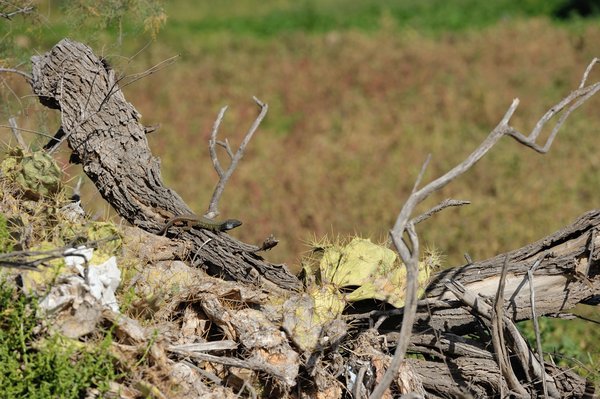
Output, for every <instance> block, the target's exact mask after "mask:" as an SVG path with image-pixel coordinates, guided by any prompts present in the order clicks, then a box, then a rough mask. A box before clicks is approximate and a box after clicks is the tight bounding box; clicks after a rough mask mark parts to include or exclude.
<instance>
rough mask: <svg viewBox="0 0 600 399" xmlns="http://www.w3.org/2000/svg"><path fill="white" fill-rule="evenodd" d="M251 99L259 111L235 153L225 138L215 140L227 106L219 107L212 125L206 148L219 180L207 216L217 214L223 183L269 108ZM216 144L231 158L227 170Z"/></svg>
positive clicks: (226, 180) (225, 182)
mask: <svg viewBox="0 0 600 399" xmlns="http://www.w3.org/2000/svg"><path fill="white" fill-rule="evenodd" d="M253 99H254V101H255V102H256V104H258V106H259V107H260V113H259V114H258V116H257V117H256V119H255V120H254V123H253V124H252V126H250V129H249V130H248V132H247V133H246V135H245V136H244V139H243V140H242V143H241V144H240V146H239V148H238V150H237V151H236V152H235V154H233V152H232V151H231V148H230V147H229V142H228V141H227V140H225V142H224V143H223V142H219V141H217V132H218V130H219V126H220V125H221V122H222V120H223V115H224V114H225V111H226V110H227V107H223V108H221V111H220V112H219V115H218V116H217V119H216V121H215V124H214V125H213V130H212V132H211V135H210V140H209V142H208V148H209V152H210V157H211V159H212V162H213V166H214V167H215V170H216V171H217V174H218V175H219V182H218V183H217V187H215V191H214V192H213V195H212V198H211V200H210V204H209V205H208V210H207V211H206V214H205V216H206V217H208V218H213V217H215V216H217V215H218V214H219V209H218V204H219V200H220V199H221V196H222V195H223V191H224V190H225V185H226V184H227V182H228V181H229V178H230V177H231V175H232V174H233V171H234V170H235V168H236V167H237V165H238V163H239V161H240V159H242V157H243V156H244V151H245V150H246V146H247V145H248V143H249V142H250V140H251V139H252V136H253V135H254V133H255V132H256V129H258V126H260V123H261V122H262V120H263V119H264V117H265V116H266V115H267V111H268V110H269V106H268V105H267V104H265V103H263V102H262V101H260V100H259V99H258V98H256V97H253ZM216 144H219V145H220V146H222V147H224V148H225V150H226V151H227V154H228V155H229V157H230V158H231V163H230V164H229V167H228V168H227V170H223V168H222V166H221V163H220V162H219V159H218V157H217V152H216V148H215V145H216Z"/></svg>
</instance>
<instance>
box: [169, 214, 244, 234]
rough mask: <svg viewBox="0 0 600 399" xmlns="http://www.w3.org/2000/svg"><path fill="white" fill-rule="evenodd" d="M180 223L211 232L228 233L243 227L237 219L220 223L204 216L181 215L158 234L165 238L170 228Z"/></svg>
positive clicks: (171, 219) (172, 218)
mask: <svg viewBox="0 0 600 399" xmlns="http://www.w3.org/2000/svg"><path fill="white" fill-rule="evenodd" d="M178 222H186V223H187V224H188V226H190V227H193V226H198V227H201V228H203V229H207V230H210V231H227V230H231V229H234V228H236V227H238V226H241V225H242V222H240V221H239V220H237V219H227V220H225V221H224V222H218V221H216V220H211V219H208V218H206V217H204V216H197V215H180V216H173V217H171V218H169V219H168V220H167V222H166V223H165V225H164V226H163V228H162V229H161V230H160V231H159V232H158V234H159V235H163V236H164V235H165V234H167V231H168V230H169V228H170V227H171V226H173V225H174V224H175V223H178Z"/></svg>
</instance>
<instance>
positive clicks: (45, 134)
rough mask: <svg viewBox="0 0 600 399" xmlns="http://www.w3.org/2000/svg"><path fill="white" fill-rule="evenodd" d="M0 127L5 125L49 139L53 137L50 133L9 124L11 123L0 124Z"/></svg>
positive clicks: (8, 127)
mask: <svg viewBox="0 0 600 399" xmlns="http://www.w3.org/2000/svg"><path fill="white" fill-rule="evenodd" d="M0 127H5V128H7V129H11V130H12V129H17V130H18V131H20V132H27V133H34V134H37V135H40V136H43V137H47V138H49V139H51V138H53V136H52V135H51V134H47V133H42V132H38V131H37V130H31V129H25V128H22V127H15V126H11V125H0Z"/></svg>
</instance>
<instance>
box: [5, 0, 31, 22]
mask: <svg viewBox="0 0 600 399" xmlns="http://www.w3.org/2000/svg"><path fill="white" fill-rule="evenodd" d="M0 4H2V5H3V6H12V7H14V8H16V9H15V10H14V11H9V12H6V11H2V12H0V17H2V18H6V19H8V20H11V18H12V17H14V16H15V15H19V14H23V15H27V14H31V13H32V12H33V11H34V10H35V8H34V7H32V6H26V7H18V6H17V5H15V4H12V3H9V2H6V1H2V2H0Z"/></svg>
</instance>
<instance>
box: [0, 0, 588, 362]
mask: <svg viewBox="0 0 600 399" xmlns="http://www.w3.org/2000/svg"><path fill="white" fill-rule="evenodd" d="M2 3H4V2H2ZM35 5H36V6H37V13H36V14H35V15H32V16H26V17H22V16H17V17H14V18H12V19H10V20H8V19H0V60H1V62H0V64H1V65H2V66H5V67H6V66H20V67H21V68H22V69H24V70H27V69H28V67H29V64H28V59H29V57H30V56H31V55H32V54H35V53H41V52H45V51H47V50H48V49H49V48H50V47H51V46H53V45H54V44H55V43H56V42H57V41H58V40H60V39H61V38H63V37H70V38H72V39H76V40H81V41H84V42H85V43H87V44H89V45H91V46H92V47H93V48H94V49H95V51H96V52H97V53H99V54H102V55H103V56H105V57H106V59H107V60H108V61H109V62H110V63H111V65H112V66H113V67H114V69H115V70H116V71H118V73H121V74H125V75H131V74H134V73H138V72H142V71H144V70H146V69H147V68H149V67H151V66H152V65H156V64H158V63H160V62H161V61H162V60H164V59H166V58H168V57H171V56H174V55H179V58H178V62H177V63H176V64H174V65H172V66H170V67H168V68H166V69H163V70H161V71H160V72H159V73H156V74H153V75H151V76H148V77H146V78H145V79H143V80H140V81H138V82H136V83H135V84H132V85H129V86H127V87H125V88H124V91H125V94H126V96H127V99H128V100H129V101H130V102H132V103H133V104H134V105H135V107H136V108H137V109H138V110H139V111H140V112H141V113H142V115H143V123H145V124H146V125H154V124H157V123H160V124H161V128H160V130H159V131H158V132H155V133H152V134H151V135H150V136H149V140H150V144H151V146H152V149H153V151H154V153H155V154H156V155H157V156H158V157H160V158H161V160H162V167H163V169H162V170H163V177H164V179H165V181H166V183H167V184H168V185H169V186H170V187H172V188H174V189H175V190H176V191H177V192H178V193H180V195H181V196H182V197H183V198H184V199H185V200H186V201H187V202H188V203H189V204H190V206H191V207H192V208H193V209H195V210H196V212H197V213H202V212H203V211H204V210H205V209H206V207H207V205H208V201H209V198H210V195H211V193H212V189H213V187H214V185H215V183H216V180H217V179H216V174H215V173H214V171H213V170H212V166H211V163H210V159H209V156H208V149H207V142H208V138H209V133H210V129H211V127H212V124H213V121H214V119H215V117H216V115H217V112H218V110H219V109H220V107H222V106H223V105H225V104H228V105H229V107H230V108H229V111H228V112H227V114H226V116H225V120H224V123H223V125H222V127H221V131H220V137H221V138H222V139H223V138H225V137H227V138H228V139H229V140H230V142H231V143H232V144H233V145H236V144H237V143H239V141H240V139H241V138H242V136H243V134H244V133H245V131H246V130H247V128H248V127H249V126H250V124H251V123H252V121H253V120H254V118H255V116H256V114H257V107H256V105H255V104H254V103H253V101H252V96H254V95H255V96H257V97H258V98H260V99H261V100H262V101H264V102H266V103H268V104H269V105H270V111H269V114H268V116H267V118H266V120H265V121H264V123H263V125H262V126H261V127H260V129H259V132H258V134H257V136H256V137H255V139H254V140H253V142H252V143H251V144H250V147H249V149H248V151H247V153H246V155H245V158H244V159H243V161H242V163H241V164H240V166H239V168H238V170H237V171H236V173H235V174H234V177H233V180H232V181H231V182H230V184H229V186H228V187H227V189H226V191H225V196H224V198H223V200H222V202H221V207H220V209H221V211H222V215H223V216H224V217H235V218H239V219H241V220H243V221H244V222H245V223H244V226H242V227H241V228H240V229H237V230H235V231H234V232H233V233H232V234H233V235H236V236H237V237H238V238H240V239H242V240H244V241H248V242H261V241H262V240H263V239H264V238H265V237H267V236H268V235H269V234H271V233H274V234H275V235H276V237H278V238H279V239H280V240H281V242H280V244H279V246H278V247H276V248H275V249H274V250H273V251H272V252H271V253H269V254H268V258H269V259H270V260H272V261H274V262H286V263H288V264H289V265H291V267H292V269H297V268H298V265H299V263H300V259H301V256H302V254H303V252H305V251H306V250H307V249H308V247H307V245H306V243H307V242H308V241H310V240H311V239H312V238H313V237H317V238H318V237H322V236H323V235H326V234H329V235H341V236H347V235H360V236H364V237H371V238H373V239H374V240H378V241H381V240H384V239H385V237H386V234H387V231H388V230H389V229H390V227H391V226H392V225H393V223H394V221H395V217H396V215H397V212H398V211H399V209H400V207H401V205H402V202H403V200H404V199H405V198H406V197H407V195H408V193H409V190H410V189H411V188H412V185H413V182H414V179H415V177H416V175H417V173H418V171H419V169H420V166H421V164H422V162H423V160H424V159H425V157H426V156H427V154H428V153H432V156H433V158H432V161H431V163H430V167H429V169H428V172H427V175H426V179H433V178H435V177H437V176H439V175H440V174H442V173H444V172H445V171H447V170H448V169H449V168H451V167H453V166H454V165H456V164H457V163H458V162H460V161H462V160H463V159H464V158H465V156H466V155H467V154H469V152H470V151H471V150H472V149H473V148H474V147H475V146H476V145H478V144H479V143H480V142H481V141H482V140H483V139H484V138H485V136H486V135H487V133H488V132H489V131H490V130H491V129H492V128H493V127H494V126H495V125H496V124H497V123H498V122H499V120H500V119H501V117H502V115H503V114H504V112H505V111H506V109H507V108H508V106H509V105H510V103H511V101H512V99H513V98H515V97H519V98H520V99H521V105H520V107H519V109H518V110H517V112H516V114H515V116H514V118H513V125H514V126H515V127H516V128H518V129H520V130H521V131H523V132H528V131H530V130H531V129H532V127H533V126H534V124H535V123H536V122H537V120H538V119H539V118H540V117H541V116H542V115H543V113H544V112H545V111H546V110H547V109H548V108H549V107H551V106H552V105H553V104H555V103H556V102H558V101H559V100H560V99H562V98H563V97H564V96H565V95H566V94H568V93H569V92H570V91H571V90H573V89H574V88H576V87H577V85H578V84H579V80H580V78H581V74H582V72H583V70H584V69H585V67H586V66H587V64H588V63H589V62H590V61H591V59H592V58H593V57H595V56H600V51H599V46H598V43H600V24H599V22H600V20H599V15H600V14H599V13H600V4H599V2H598V1H591V0H590V1H584V0H581V1H578V0H571V1H567V0H524V1H514V0H494V1H485V2H483V1H478V0H454V1H446V0H402V1H400V0H399V1H385V2H384V1H376V0H353V1H348V0H319V1H317V0H302V1H291V0H270V1H265V0H219V1H217V0H205V1H190V0H172V1H168V2H165V3H163V4H161V3H159V2H157V1H153V0H130V1H125V0H111V1H105V2H96V1H92V0H73V1H40V2H35ZM591 78H592V79H595V80H597V79H599V78H600V73H599V72H598V71H596V72H595V73H593V74H592V76H591ZM0 79H2V80H1V81H0V83H1V84H2V88H1V92H0V95H1V96H2V108H1V110H0V119H1V120H0V124H2V125H6V124H7V122H6V121H7V119H8V117H10V116H16V117H17V119H18V123H19V126H21V127H24V128H28V129H32V130H36V131H42V132H45V133H49V134H53V133H54V132H55V130H56V129H57V127H58V126H59V120H58V115H57V114H56V113H55V112H51V111H49V110H46V109H43V108H42V107H41V106H39V105H38V104H37V102H36V100H35V99H34V98H31V97H30V96H29V94H30V90H29V88H28V87H27V85H26V84H25V83H24V82H22V81H21V80H22V79H20V78H19V77H16V76H8V75H1V76H0ZM599 106H600V99H598V98H595V99H592V100H591V101H589V102H588V104H586V105H585V106H584V107H583V108H581V109H579V110H578V111H576V112H575V113H574V114H573V115H572V116H571V117H570V119H569V121H568V122H567V123H566V125H565V126H564V127H563V129H562V131H561V132H560V134H559V136H558V139H557V141H556V142H555V144H554V146H553V147H552V149H551V151H550V152H549V153H548V154H547V155H539V154H537V153H534V152H532V151H531V150H528V149H525V148H524V147H523V146H520V145H518V144H516V143H515V142H513V141H511V140H510V139H505V140H503V141H502V142H501V143H500V144H499V145H498V146H497V147H496V148H495V149H494V150H493V151H492V152H491V153H490V154H489V155H488V156H487V157H486V158H484V160H482V161H481V162H480V163H479V164H478V165H477V166H476V167H475V168H474V169H473V170H471V171H470V172H469V173H468V174H466V175H465V176H463V177H462V178H460V179H459V180H457V181H455V182H454V183H452V184H451V185H449V186H448V187H446V188H445V189H444V190H443V191H442V192H440V193H438V195H436V196H435V197H434V198H432V199H431V200H430V202H428V203H426V204H424V205H423V208H421V210H424V209H426V208H429V207H431V206H433V205H435V204H436V203H437V202H438V201H439V200H442V199H444V198H446V197H453V198H456V199H468V200H470V201H472V205H470V206H467V207H463V208H461V209H458V210H457V209H450V210H446V211H445V212H443V213H442V214H439V215H437V216H435V217H434V218H433V219H431V220H430V221H428V222H426V223H424V224H423V225H420V226H419V233H420V234H421V239H422V242H424V243H425V244H426V245H428V246H430V247H436V248H438V249H439V250H441V251H443V252H444V253H445V254H446V255H447V259H446V265H447V266H458V265H461V264H462V263H464V259H463V254H464V253H469V254H470V256H471V257H472V258H473V259H483V258H487V257H490V256H493V255H496V254H498V253H501V252H503V251H508V250H511V249H515V248H518V247H521V246H523V245H526V244H527V243H530V242H532V241H535V240H537V239H539V238H541V237H543V236H545V235H547V234H550V233H552V232H554V231H555V230H557V229H559V228H560V227H562V226H564V225H566V224H568V223H570V222H572V221H573V219H575V218H576V217H577V216H579V215H580V214H582V213H583V212H585V211H587V210H590V209H593V208H596V207H598V198H600V172H598V171H599V170H600V155H599V154H600V140H598V136H597V134H598V130H599V128H600V117H599V114H598V107H599ZM2 137H3V138H4V140H6V141H9V140H10V136H9V135H8V130H7V129H2ZM32 139H33V140H38V143H39V144H42V143H43V140H41V139H39V138H35V137H33V138H32ZM222 155H223V156H225V154H222ZM67 156H68V151H67V150H66V149H65V153H64V154H63V157H64V165H65V169H66V172H67V173H68V174H69V175H70V176H72V177H73V180H75V179H76V177H77V176H78V175H79V173H80V170H79V169H78V168H77V167H75V166H69V165H67V162H66V159H67ZM84 198H85V201H84V202H85V203H84V205H85V206H87V207H88V209H93V210H94V211H95V212H98V213H99V214H100V215H103V216H106V215H109V216H110V215H111V214H110V212H109V210H108V209H107V206H106V205H104V204H103V202H102V200H101V198H100V197H99V195H98V194H97V193H96V192H95V191H94V190H93V187H92V184H87V192H86V193H85V196H84ZM579 311H580V312H582V313H584V314H585V315H587V316H588V317H595V318H596V319H600V316H599V314H598V311H597V310H590V309H579ZM552 322H553V321H552V320H550V321H549V322H548V323H550V324H544V326H545V331H547V334H549V336H550V338H548V337H546V339H545V342H548V343H549V344H552V345H557V346H554V347H551V348H549V347H546V349H547V350H548V351H552V350H553V348H554V349H557V347H560V349H561V350H563V353H564V350H566V351H567V352H568V353H567V354H568V356H571V357H574V358H577V359H578V361H580V362H583V364H584V366H585V367H584V368H582V369H581V370H583V371H582V372H584V373H585V370H586V369H587V370H597V369H598V368H599V367H600V365H599V362H600V355H599V354H598V351H599V350H600V349H599V345H598V342H600V341H599V339H600V331H599V330H600V329H599V328H597V327H594V328H590V327H589V326H590V324H589V323H586V324H584V323H580V324H577V323H576V322H569V323H568V326H569V327H568V328H567V327H565V326H566V324H564V323H562V324H561V323H554V324H552ZM524 328H526V329H527V328H528V327H527V326H525V327H524ZM566 329H570V330H571V332H572V334H571V335H570V338H568V339H569V341H568V342H566V341H565V339H567V335H565V330H566ZM556 342H559V344H556ZM565 348H566V349H565ZM558 361H559V359H557V362H558Z"/></svg>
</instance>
